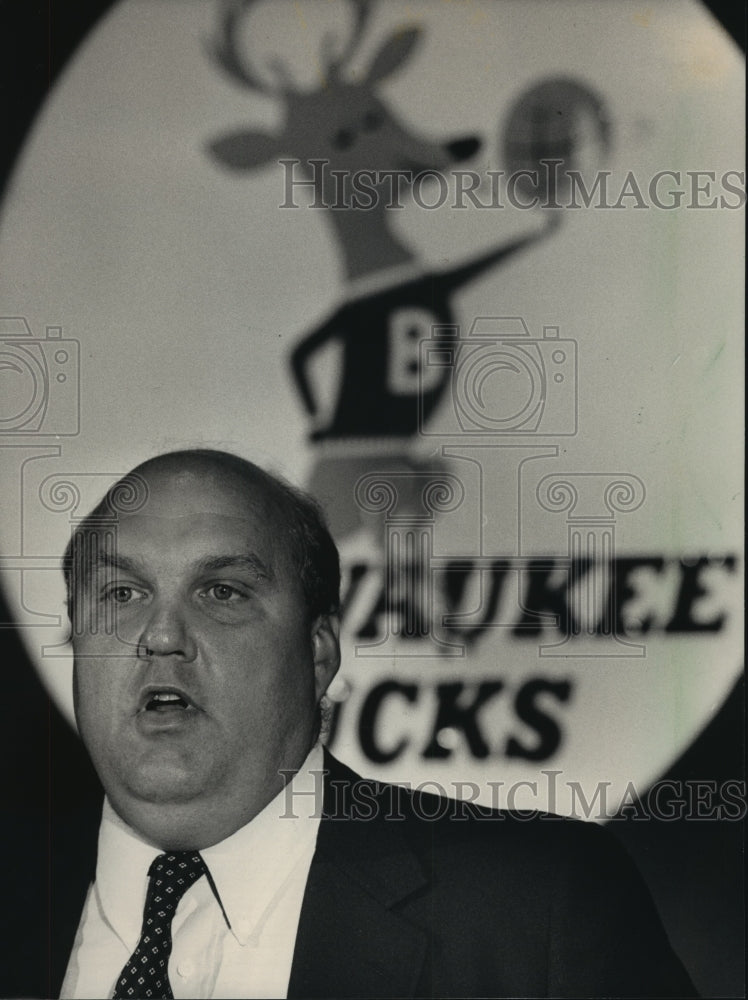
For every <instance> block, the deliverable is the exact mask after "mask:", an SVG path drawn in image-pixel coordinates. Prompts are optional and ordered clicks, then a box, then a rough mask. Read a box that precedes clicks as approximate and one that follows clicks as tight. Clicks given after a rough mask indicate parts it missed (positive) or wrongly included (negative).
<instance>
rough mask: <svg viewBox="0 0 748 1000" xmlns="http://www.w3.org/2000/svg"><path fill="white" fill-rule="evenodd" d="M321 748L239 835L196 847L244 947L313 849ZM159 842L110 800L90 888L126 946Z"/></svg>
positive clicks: (132, 938)
mask: <svg viewBox="0 0 748 1000" xmlns="http://www.w3.org/2000/svg"><path fill="white" fill-rule="evenodd" d="M323 767H324V758H323V754H322V747H321V746H320V745H319V744H317V745H316V746H314V747H313V748H312V750H311V751H310V752H309V754H308V756H307V758H306V760H305V761H304V763H303V764H302V766H301V767H300V768H299V770H298V772H297V773H296V774H295V775H294V777H293V779H292V780H291V781H290V782H289V783H288V785H286V787H285V788H284V789H282V790H281V791H280V792H279V793H278V795H276V797H275V798H274V799H272V800H271V801H270V802H269V803H268V804H267V805H266V806H265V808H264V809H263V810H262V811H261V812H260V813H258V814H257V816H255V817H254V818H253V819H252V820H251V821H250V822H249V823H247V824H246V825H245V826H243V827H241V828H240V829H239V830H237V831H236V833H233V834H232V835H231V836H230V837H227V838H226V839H225V840H222V841H221V842H220V843H218V844H214V845H213V846H212V847H208V848H206V849H205V850H203V851H201V852H200V853H201V855H202V857H203V859H204V861H205V863H206V865H207V866H208V870H209V871H210V875H211V878H212V881H213V885H214V887H215V891H216V892H217V893H218V896H219V898H220V903H221V906H222V907H223V911H224V915H225V917H226V919H227V921H228V923H229V926H230V928H231V932H232V933H233V935H234V936H235V937H236V939H237V940H238V941H239V943H240V944H242V945H244V944H246V943H247V941H248V940H249V939H250V938H251V937H252V935H253V934H255V933H259V932H260V931H261V929H262V922H263V918H264V916H265V915H266V914H267V913H269V910H270V908H271V907H272V905H273V901H274V897H275V895H276V893H277V892H278V890H279V889H280V888H281V887H282V886H283V885H284V884H285V882H286V881H287V880H288V879H289V878H291V876H292V874H293V871H294V869H295V867H296V865H297V864H299V863H300V862H301V859H302V858H303V857H304V856H305V855H306V856H308V858H309V859H311V856H312V854H313V852H314V846H315V843H316V840H317V833H318V830H319V821H320V815H321V812H322V780H321V779H322V770H323ZM161 853H162V851H160V850H159V848H157V847H154V846H153V845H152V844H150V843H148V842H147V841H145V840H144V839H143V838H142V837H141V836H140V835H139V834H138V833H137V832H136V831H135V830H133V829H132V827H130V826H128V824H127V823H125V821H124V820H123V819H121V818H120V817H119V816H118V815H117V813H116V812H115V811H114V809H113V808H112V806H111V804H110V803H109V800H108V799H105V801H104V810H103V813H102V818H101V826H100V827H99V849H98V860H97V864H96V885H95V892H96V896H97V901H98V903H99V907H100V909H101V911H102V915H103V917H104V919H105V920H106V922H107V923H108V924H109V925H110V927H111V928H112V930H113V931H114V932H115V934H116V935H117V936H118V937H119V938H120V940H121V941H122V943H123V944H124V945H125V947H126V948H128V950H129V951H134V950H135V947H136V946H137V943H138V941H139V940H140V931H141V927H142V922H143V907H144V906H145V897H146V892H147V889H148V869H149V868H150V865H151V862H152V861H153V859H154V858H155V857H157V856H158V855H159V854H161Z"/></svg>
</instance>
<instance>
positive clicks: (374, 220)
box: [209, 0, 480, 277]
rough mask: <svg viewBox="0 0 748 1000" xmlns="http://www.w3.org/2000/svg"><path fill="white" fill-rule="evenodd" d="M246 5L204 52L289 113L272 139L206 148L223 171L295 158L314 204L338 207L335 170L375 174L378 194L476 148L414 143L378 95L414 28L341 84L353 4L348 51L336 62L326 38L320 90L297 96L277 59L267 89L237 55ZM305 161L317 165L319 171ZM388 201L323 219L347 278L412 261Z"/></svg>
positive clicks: (236, 0)
mask: <svg viewBox="0 0 748 1000" xmlns="http://www.w3.org/2000/svg"><path fill="white" fill-rule="evenodd" d="M253 5H254V4H253V0H230V2H228V3H227V4H225V5H224V8H223V12H222V17H221V19H220V27H219V31H218V33H217V34H216V36H215V37H214V38H213V39H212V41H211V42H210V44H209V51H210V55H211V58H212V59H213V60H214V61H215V62H216V64H217V65H218V66H219V67H220V68H221V69H222V70H223V71H224V73H226V74H227V75H228V77H229V78H230V79H231V80H232V81H233V82H234V83H237V84H239V85H240V86H242V87H244V88H245V89H247V90H250V91H253V92H255V93H259V94H263V95H266V96H267V95H272V96H274V97H275V98H276V99H277V100H278V101H280V102H281V103H282V104H283V107H284V109H285V112H286V119H285V125H284V127H283V128H282V130H281V131H279V132H275V133H272V132H267V131H261V130H258V129H239V130H237V131H234V132H230V133H228V134H225V135H222V136H220V137H218V138H216V139H214V140H213V141H212V142H211V143H210V144H209V150H210V153H211V155H212V156H213V157H214V158H215V159H216V160H217V161H218V162H219V163H221V164H222V165H223V166H224V167H227V168H229V169H232V170H236V171H247V170H252V169H255V168H258V167H262V166H264V165H266V164H268V163H270V162H272V161H273V160H279V159H280V158H282V157H289V158H293V159H295V160H297V161H298V170H299V173H300V174H302V175H305V176H306V177H308V178H310V179H313V180H314V183H315V192H316V195H317V202H318V203H321V204H324V205H326V206H330V205H332V204H334V203H335V200H336V194H337V197H338V198H339V189H336V190H335V191H334V190H333V181H334V175H333V172H334V171H342V172H343V175H344V176H346V177H352V176H354V175H355V174H357V173H359V172H361V171H368V172H373V173H374V175H375V177H376V178H377V180H375V181H373V182H372V187H375V188H383V185H384V182H380V181H379V180H378V178H381V177H382V175H383V174H385V172H387V171H393V170H400V171H403V170H406V171H410V172H412V175H415V174H417V173H418V172H419V171H422V170H424V169H427V168H429V169H444V168H446V167H447V166H448V165H449V164H450V163H453V162H455V161H458V160H461V159H465V158H466V157H468V156H471V155H472V154H473V153H474V152H475V151H476V150H477V149H478V148H479V146H480V142H479V140H478V139H477V138H474V137H467V138H462V139H458V140H456V141H451V142H443V143H440V142H434V141H431V140H429V139H426V138H422V137H419V136H418V135H417V134H416V133H415V132H414V131H413V129H411V128H410V127H409V126H408V125H406V124H404V123H403V122H402V121H400V120H399V119H398V117H397V115H396V114H395V113H394V112H393V111H392V109H391V108H390V107H389V106H388V105H387V104H386V103H385V101H383V100H382V99H381V98H380V97H379V96H378V95H377V88H378V86H379V84H380V83H381V82H382V81H383V80H385V79H387V78H388V77H389V76H391V75H392V74H393V73H395V72H396V71H397V70H399V69H400V68H401V67H402V66H403V65H404V64H405V63H406V61H407V60H408V59H409V58H410V56H411V53H412V52H413V50H414V47H415V46H416V44H417V42H418V39H419V37H420V34H421V32H420V29H419V28H417V27H405V26H404V27H403V28H402V29H401V30H399V31H396V32H395V33H393V34H391V35H390V36H389V37H388V38H387V39H385V41H384V42H383V44H382V45H381V46H380V48H379V50H378V51H377V52H376V54H375V56H374V58H373V59H372V61H371V63H370V65H369V67H368V69H367V70H366V72H365V73H364V74H363V76H362V77H361V78H360V79H357V80H346V79H345V71H346V68H347V66H348V64H349V62H350V59H351V57H352V55H353V54H354V52H355V51H356V50H357V48H358V47H359V45H360V42H361V39H362V36H363V34H364V32H365V29H366V25H367V22H368V20H369V17H370V13H371V5H370V3H369V2H367V0H352V7H353V13H354V22H353V29H352V31H351V34H350V37H349V38H348V41H347V44H346V45H345V46H344V47H343V50H342V52H340V53H338V54H337V55H335V54H333V46H332V39H331V38H330V37H329V36H325V38H324V40H323V43H322V51H321V54H320V55H321V65H322V71H323V80H322V82H321V85H320V86H319V87H317V88H316V89H313V90H302V89H301V88H299V87H297V86H296V85H295V83H294V80H293V75H292V73H291V72H290V70H289V68H288V66H286V65H285V64H284V63H283V62H282V61H281V60H276V61H275V62H272V63H270V64H269V66H270V68H271V69H272V73H273V80H272V82H269V80H268V77H267V75H266V74H258V73H257V71H256V69H254V68H253V67H252V66H251V64H250V62H249V60H247V59H246V57H243V56H242V53H241V47H240V45H239V42H238V29H239V25H240V21H241V19H243V18H244V17H246V16H247V15H248V13H249V11H250V8H251V7H252V6H253ZM312 161H317V164H318V165H317V167H316V168H315V167H314V165H313V162H312ZM319 161H324V163H325V164H326V165H327V169H320V168H319ZM335 183H339V182H335ZM389 184H390V185H391V184H392V180H391V179H390V181H389ZM388 193H389V189H388ZM388 200H389V196H388V194H387V195H386V194H385V192H384V190H382V192H381V197H379V198H378V199H377V204H376V205H374V206H372V208H371V211H366V212H355V211H346V210H342V211H341V210H338V211H335V212H332V213H329V214H330V216H331V218H332V221H333V224H334V225H335V227H336V232H337V235H338V239H339V240H340V242H341V244H342V249H343V252H344V254H345V258H346V264H347V270H348V275H349V277H354V276H358V275H360V274H365V273H367V272H370V271H373V270H377V269H378V268H380V267H384V266H388V265H391V264H393V263H399V262H402V261H404V260H409V259H410V257H411V254H410V253H409V251H408V250H407V249H406V248H405V247H403V246H402V244H400V243H399V242H398V241H397V239H396V238H395V236H394V235H393V234H392V233H391V231H390V229H389V220H388V218H387V214H386V209H385V205H386V203H387V201H388Z"/></svg>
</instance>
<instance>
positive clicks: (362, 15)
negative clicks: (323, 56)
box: [324, 0, 371, 80]
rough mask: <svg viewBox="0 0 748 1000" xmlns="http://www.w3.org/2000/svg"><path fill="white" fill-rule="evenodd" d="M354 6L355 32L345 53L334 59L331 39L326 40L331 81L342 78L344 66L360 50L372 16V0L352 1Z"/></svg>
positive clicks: (347, 44)
mask: <svg viewBox="0 0 748 1000" xmlns="http://www.w3.org/2000/svg"><path fill="white" fill-rule="evenodd" d="M351 3H352V4H353V7H354V11H353V16H354V22H353V30H352V31H351V35H350V37H349V39H348V42H347V43H346V44H345V46H344V47H343V51H342V52H341V53H340V55H339V56H337V58H334V57H333V56H332V55H331V54H329V49H330V39H329V37H326V38H325V39H324V47H325V48H326V49H328V60H327V73H328V78H329V79H330V80H337V79H338V78H339V77H340V71H341V70H342V68H343V66H345V64H346V63H347V62H348V60H349V59H350V58H351V56H352V55H353V53H354V52H355V51H356V49H357V48H358V45H359V43H360V42H361V37H362V35H363V33H364V28H365V27H366V22H367V21H368V19H369V15H370V14H371V3H370V0H351Z"/></svg>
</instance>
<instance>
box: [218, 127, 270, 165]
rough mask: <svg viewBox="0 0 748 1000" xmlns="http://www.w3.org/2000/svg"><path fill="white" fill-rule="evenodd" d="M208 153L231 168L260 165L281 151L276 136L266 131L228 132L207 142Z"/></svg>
mask: <svg viewBox="0 0 748 1000" xmlns="http://www.w3.org/2000/svg"><path fill="white" fill-rule="evenodd" d="M208 151H209V153H210V155H211V156H212V157H213V158H214V159H216V160H218V162H219V163H220V164H221V165H222V166H224V167H230V168H231V169H232V170H251V169H252V167H262V166H264V165H265V164H266V163H270V161H271V160H272V159H273V158H274V157H276V156H278V154H279V153H281V152H282V150H281V144H280V142H279V140H278V138H277V137H276V136H274V135H270V134H269V133H267V132H253V131H243V132H230V133H228V135H222V136H221V137H220V138H219V139H213V140H212V141H211V142H209V143H208Z"/></svg>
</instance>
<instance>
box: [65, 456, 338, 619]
mask: <svg viewBox="0 0 748 1000" xmlns="http://www.w3.org/2000/svg"><path fill="white" fill-rule="evenodd" d="M208 482H210V483H212V484H213V485H214V486H215V487H216V489H218V490H219V491H220V490H223V491H225V492H227V493H228V492H229V491H234V492H235V495H236V496H237V497H239V498H240V497H242V496H244V497H245V498H246V501H247V503H248V504H250V503H255V504H256V503H257V502H258V501H259V502H261V501H262V498H264V499H265V501H266V502H267V512H268V516H269V517H270V518H271V519H272V523H273V524H275V525H276V529H275V530H276V538H277V542H278V545H279V546H282V547H284V549H285V551H286V553H287V556H288V558H289V559H290V560H291V564H292V566H293V567H294V569H295V571H296V572H297V573H298V576H299V581H300V583H301V588H302V591H303V595H304V600H305V603H306V607H307V611H308V613H309V616H310V618H316V617H317V616H318V615H321V614H335V613H337V612H338V611H339V608H340V560H339V556H338V550H337V547H336V545H335V542H334V541H333V539H332V536H331V535H330V532H329V530H328V528H327V525H326V523H325V517H324V514H323V512H322V509H321V508H320V506H319V505H318V504H317V502H316V501H315V500H314V499H313V498H312V497H311V496H309V495H308V494H307V493H304V492H303V491H302V490H299V489H297V488H296V487H294V486H291V485H290V484H289V483H287V482H285V481H284V480H283V479H281V478H280V477H278V476H274V475H272V474H270V473H269V472H266V471H265V470H264V469H262V468H260V466H259V465H255V464H254V463H253V462H250V461H248V460H247V459H244V458H240V457H239V456H238V455H232V454H231V453H230V452H226V451H217V450H212V449H189V450H183V451H173V452H167V453H166V454H164V455H157V456H156V457H154V458H150V459H148V460H147V461H145V462H142V463H141V464H140V465H138V466H136V467H135V468H134V469H132V470H131V471H130V472H128V473H127V474H126V475H125V476H123V477H122V478H121V479H119V480H118V481H117V482H116V483H114V484H113V485H112V486H111V487H110V488H109V489H108V490H107V492H106V495H105V496H104V497H103V498H102V499H101V500H100V501H99V503H98V504H97V505H96V507H95V508H94V509H93V510H92V511H91V513H90V514H89V515H88V517H87V518H86V519H85V520H84V521H83V522H82V523H81V524H80V525H79V526H78V527H77V528H76V530H75V531H74V533H73V535H72V536H71V539H70V541H69V543H68V546H67V548H66V550H65V555H64V558H63V571H64V575H65V585H66V589H67V595H68V610H69V615H70V618H71V621H73V620H74V616H75V615H74V613H75V597H76V586H75V578H76V576H78V575H79V574H81V573H83V574H85V573H86V572H87V568H86V560H85V558H82V557H81V553H82V552H83V551H84V550H87V549H89V546H88V545H84V544H83V542H84V539H85V537H86V536H87V535H90V533H91V532H92V530H94V529H95V530H99V527H100V524H101V522H102V521H104V522H111V521H114V523H115V524H116V522H117V520H118V518H119V517H120V516H121V515H126V514H127V513H128V511H129V510H131V509H132V508H133V507H137V509H138V510H143V509H144V507H143V503H144V504H145V505H146V508H145V509H148V505H150V509H151V510H152V511H153V512H154V513H155V509H154V508H153V506H152V505H153V503H154V499H153V496H154V495H153V489H152V486H153V485H155V484H156V483H158V484H159V491H158V495H159V496H162V495H165V494H164V490H165V489H166V488H167V487H168V490H167V492H169V493H170V494H178V495H179V494H181V497H182V499H183V501H184V502H185V503H188V502H189V497H190V495H191V493H192V491H193V488H194V485H195V483H208ZM159 502H162V501H159ZM76 549H77V550H78V558H76V557H75V553H76ZM78 582H79V583H80V581H78Z"/></svg>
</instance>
